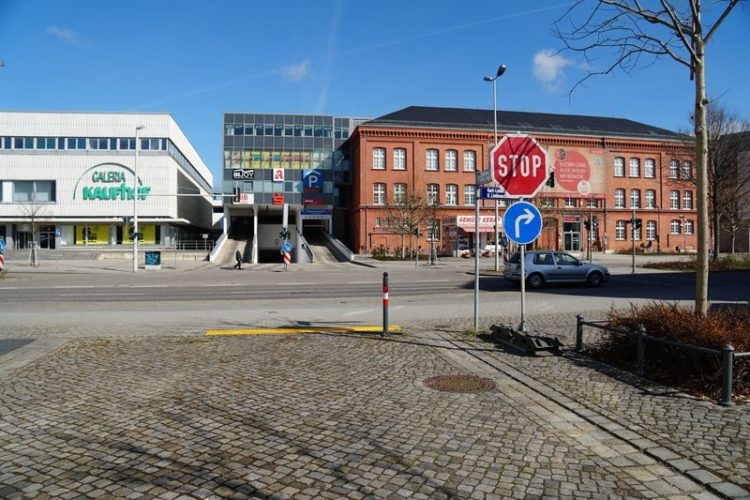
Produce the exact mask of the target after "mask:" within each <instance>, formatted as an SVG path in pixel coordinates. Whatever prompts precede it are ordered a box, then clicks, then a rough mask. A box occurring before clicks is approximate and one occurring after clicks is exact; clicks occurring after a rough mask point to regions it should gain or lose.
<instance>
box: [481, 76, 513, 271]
mask: <svg viewBox="0 0 750 500" xmlns="http://www.w3.org/2000/svg"><path fill="white" fill-rule="evenodd" d="M506 69H508V67H507V66H506V65H505V64H501V65H500V66H498V68H497V72H496V73H495V76H485V77H484V81H485V82H492V117H493V119H494V120H493V122H494V125H495V128H494V129H495V136H494V137H495V143H494V144H497V79H498V78H500V77H501V76H503V73H505V70H506ZM494 144H493V146H494ZM476 203H477V204H478V203H479V200H478V199H477V200H476ZM498 216H499V212H498V209H497V200H495V271H499V270H500V258H499V255H500V247H499V244H498V239H499V236H500V234H499V231H498V227H497V226H498ZM475 236H476V237H477V238H479V234H477V235H475Z"/></svg>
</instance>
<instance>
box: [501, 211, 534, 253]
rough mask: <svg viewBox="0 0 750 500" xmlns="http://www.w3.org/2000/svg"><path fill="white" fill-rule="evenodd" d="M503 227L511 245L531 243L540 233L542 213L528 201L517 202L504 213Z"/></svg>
mask: <svg viewBox="0 0 750 500" xmlns="http://www.w3.org/2000/svg"><path fill="white" fill-rule="evenodd" d="M503 227H504V228H505V234H507V235H508V239H509V240H510V241H512V242H513V243H517V244H519V245H525V244H527V243H531V242H532V241H534V240H535V239H537V238H538V237H539V235H540V234H541V232H542V213H541V212H540V211H539V209H538V208H536V207H535V206H534V205H532V204H531V203H529V202H528V201H519V202H518V203H514V204H512V205H511V206H509V207H508V209H507V210H506V211H505V215H504V216H503Z"/></svg>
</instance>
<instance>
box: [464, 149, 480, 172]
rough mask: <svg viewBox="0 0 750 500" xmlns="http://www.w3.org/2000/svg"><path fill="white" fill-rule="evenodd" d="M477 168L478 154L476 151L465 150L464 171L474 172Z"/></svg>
mask: <svg viewBox="0 0 750 500" xmlns="http://www.w3.org/2000/svg"><path fill="white" fill-rule="evenodd" d="M476 169H477V154H476V152H474V151H464V172H473V171H475V170H476Z"/></svg>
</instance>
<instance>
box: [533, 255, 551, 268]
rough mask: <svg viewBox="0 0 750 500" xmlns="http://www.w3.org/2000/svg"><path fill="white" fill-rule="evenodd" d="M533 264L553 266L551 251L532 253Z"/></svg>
mask: <svg viewBox="0 0 750 500" xmlns="http://www.w3.org/2000/svg"><path fill="white" fill-rule="evenodd" d="M533 262H534V264H536V265H539V266H554V265H555V261H554V260H552V254H551V253H537V254H534V260H533Z"/></svg>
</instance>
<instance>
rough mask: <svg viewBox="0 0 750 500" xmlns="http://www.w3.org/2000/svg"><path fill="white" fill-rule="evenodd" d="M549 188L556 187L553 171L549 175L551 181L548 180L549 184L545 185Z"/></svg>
mask: <svg viewBox="0 0 750 500" xmlns="http://www.w3.org/2000/svg"><path fill="white" fill-rule="evenodd" d="M544 184H545V185H546V186H548V187H551V188H553V187H555V172H554V171H552V172H550V173H549V179H547V182H545V183H544Z"/></svg>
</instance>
